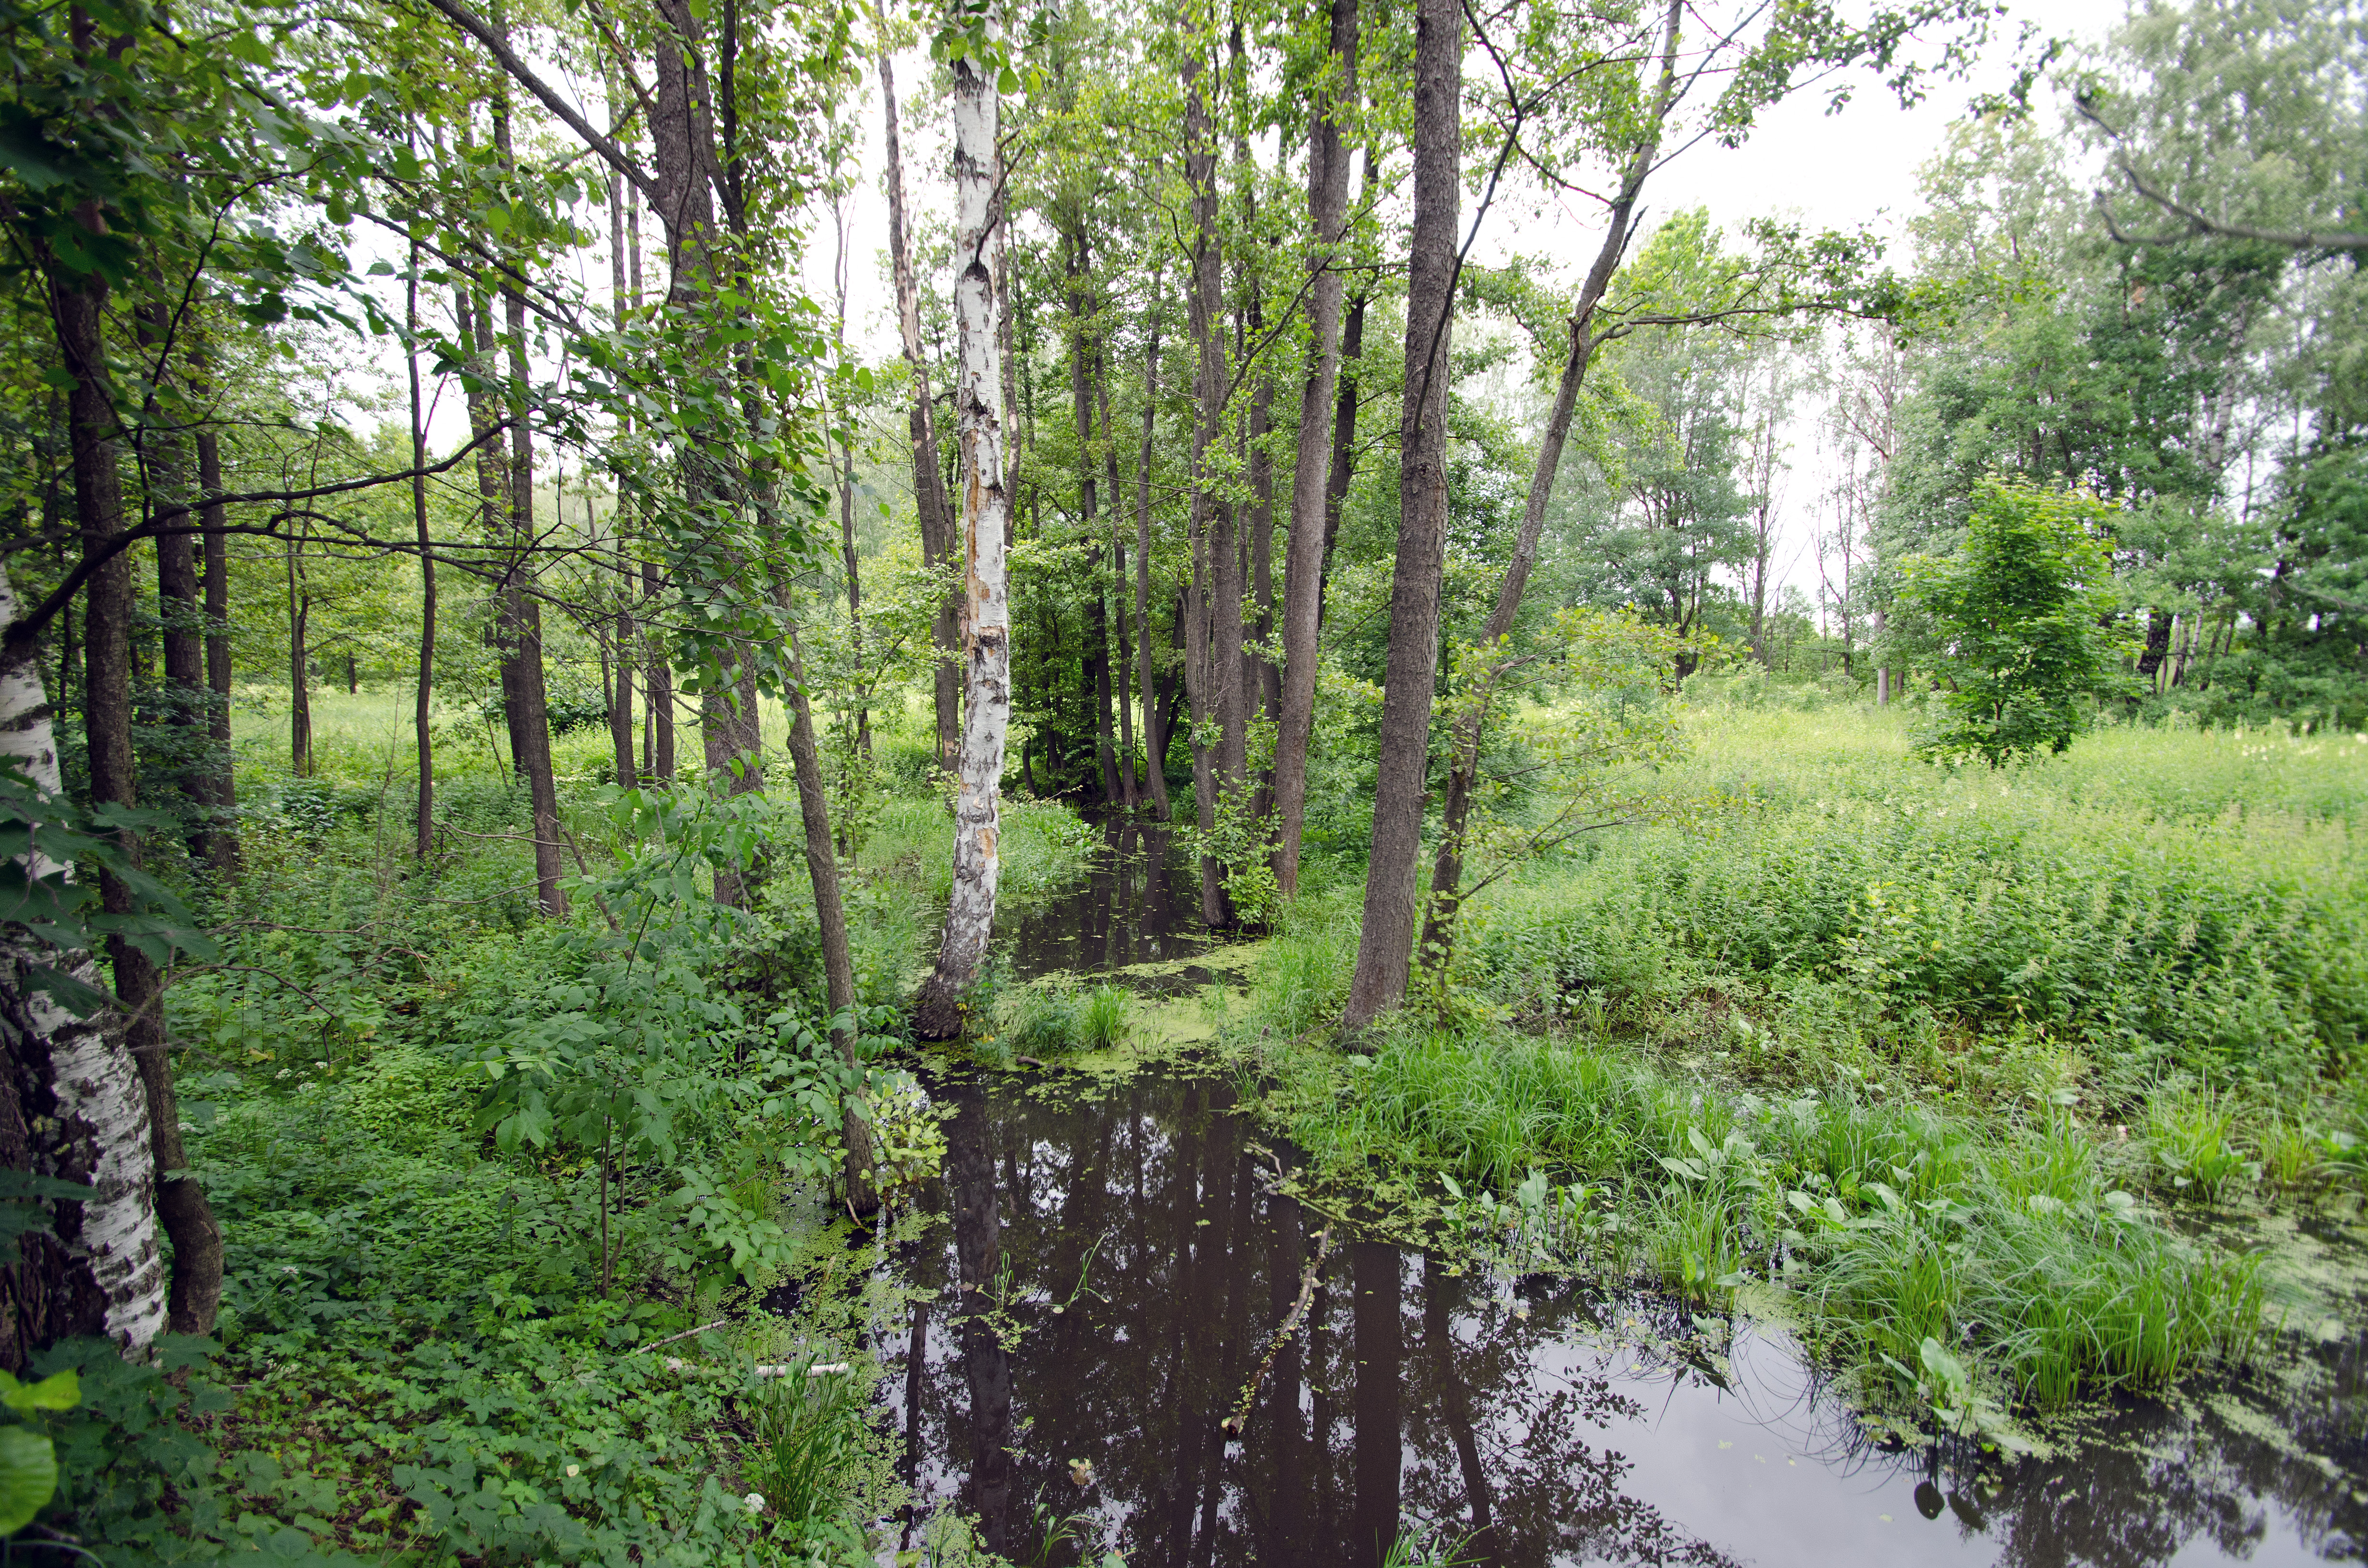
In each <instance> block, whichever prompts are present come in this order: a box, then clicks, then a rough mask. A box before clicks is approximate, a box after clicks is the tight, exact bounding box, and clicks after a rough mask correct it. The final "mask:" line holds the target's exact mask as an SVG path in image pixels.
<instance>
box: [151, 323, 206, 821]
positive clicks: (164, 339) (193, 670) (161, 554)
mask: <svg viewBox="0 0 2368 1568" xmlns="http://www.w3.org/2000/svg"><path fill="white" fill-rule="evenodd" d="M135 320H136V322H137V324H138V325H137V331H138V335H139V340H140V346H141V347H142V349H143V350H146V351H147V355H143V358H146V357H148V356H149V355H153V356H154V359H153V363H154V374H155V378H156V381H157V385H158V387H159V389H160V390H161V388H162V387H163V386H164V384H165V382H166V381H167V380H168V378H169V375H170V366H171V353H170V345H171V341H172V334H173V322H172V317H171V313H170V312H168V311H167V310H166V309H165V306H164V305H163V304H162V303H159V302H156V301H147V302H143V303H142V305H141V307H140V309H139V311H138V312H136V314H135ZM141 425H142V437H141V446H142V457H143V459H144V465H143V466H144V467H145V468H146V470H147V479H148V483H147V490H148V496H147V499H148V511H149V514H150V515H151V516H152V517H153V516H154V514H155V513H156V512H157V511H158V510H160V509H161V508H162V507H165V506H179V507H183V508H186V507H188V505H189V501H190V496H189V463H188V447H187V445H186V444H185V442H184V440H183V429H184V422H183V420H182V419H181V417H180V414H179V411H178V410H176V409H167V408H165V407H164V406H163V405H162V403H161V401H160V399H159V398H158V397H157V395H156V394H155V393H154V392H152V393H150V395H149V397H148V399H147V402H146V406H145V408H144V409H143V410H142V419H141ZM187 521H188V515H187V512H186V511H184V513H183V515H182V517H179V518H178V519H176V522H175V527H176V528H178V527H180V526H181V525H183V524H186V523H187ZM156 619H157V624H158V625H159V627H160V628H161V629H162V631H163V634H164V643H165V694H164V695H165V700H164V710H165V723H166V724H167V725H169V726H171V728H172V729H173V731H174V732H176V735H177V736H178V740H177V742H176V745H175V747H174V749H175V751H176V752H177V753H178V754H179V758H180V760H181V763H182V767H181V770H180V780H179V782H180V787H181V792H182V794H183V795H184V796H185V797H187V799H188V802H189V803H190V804H191V805H192V806H194V807H195V808H197V810H196V812H195V813H193V815H192V817H191V818H190V823H191V826H190V828H189V831H188V846H189V858H191V859H193V860H199V859H202V858H204V857H205V853H206V830H205V826H204V824H205V820H206V816H207V814H208V813H207V812H206V795H207V786H208V782H209V780H208V778H207V777H206V769H205V766H204V760H203V759H204V756H205V754H206V752H207V750H208V749H210V747H209V743H208V741H207V740H206V739H203V738H201V737H202V736H203V735H204V733H205V731H204V722H205V710H206V706H207V695H206V658H205V642H204V636H205V612H204V611H203V609H202V608H200V607H199V597H198V557H197V551H196V548H195V547H194V545H193V543H192V541H191V540H190V536H189V535H188V534H187V533H182V532H173V533H165V534H160V535H158V536H157V538H156Z"/></svg>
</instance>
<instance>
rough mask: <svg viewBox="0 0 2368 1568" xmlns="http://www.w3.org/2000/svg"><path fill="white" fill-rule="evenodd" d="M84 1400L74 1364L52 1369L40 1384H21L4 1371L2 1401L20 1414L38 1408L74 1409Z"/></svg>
mask: <svg viewBox="0 0 2368 1568" xmlns="http://www.w3.org/2000/svg"><path fill="white" fill-rule="evenodd" d="M80 1403H82V1383H81V1381H80V1380H79V1379H77V1377H76V1376H75V1374H74V1369H73V1368H72V1367H68V1368H67V1369H65V1370H64V1371H63V1372H51V1374H50V1375H49V1376H48V1377H46V1378H43V1379H42V1380H41V1381H40V1382H38V1383H20V1382H18V1381H17V1380H16V1379H15V1378H12V1377H10V1376H9V1375H8V1374H7V1373H6V1372H0V1404H5V1405H6V1406H7V1407H8V1408H9V1409H11V1410H13V1411H15V1412H16V1413H17V1415H28V1414H30V1413H31V1412H33V1411H36V1410H72V1409H73V1408H74V1406H75V1405H77V1404H80Z"/></svg>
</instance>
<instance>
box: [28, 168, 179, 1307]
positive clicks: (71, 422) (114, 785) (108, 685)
mask: <svg viewBox="0 0 2368 1568" xmlns="http://www.w3.org/2000/svg"><path fill="white" fill-rule="evenodd" d="M86 211H87V212H88V216H87V217H86V218H85V226H86V227H89V228H92V229H98V228H101V227H102V224H101V222H100V221H99V219H98V217H97V212H96V211H95V210H87V209H86ZM62 272H63V269H62V268H61V269H59V271H58V272H57V273H53V274H52V277H51V314H52V319H53V321H54V324H55V325H56V329H57V340H58V349H59V354H60V358H62V359H63V361H64V368H65V370H66V372H67V374H69V375H70V376H72V377H73V378H74V390H73V391H72V392H70V393H69V394H68V396H67V402H66V417H67V421H68V426H69V430H70V436H71V439H72V442H73V449H74V511H75V514H76V516H77V517H79V518H80V519H81V523H82V537H83V550H84V553H85V559H87V558H89V557H91V556H94V555H96V554H97V553H98V552H99V551H103V550H104V549H106V548H107V547H108V542H109V541H110V540H113V539H114V537H115V536H116V535H117V534H119V533H120V532H121V531H122V529H123V492H122V484H121V476H120V472H118V458H117V450H116V443H115V439H114V432H115V429H116V426H117V420H116V413H115V407H114V401H113V399H112V398H111V397H110V396H109V395H108V386H107V381H106V365H107V358H106V355H107V348H106V343H105V340H104V337H103V330H104V329H103V326H102V323H103V321H104V318H105V310H106V298H107V286H106V285H105V284H104V283H103V282H101V281H100V280H99V279H98V278H97V277H95V276H92V277H87V278H81V279H77V280H76V281H77V283H78V285H79V286H78V287H75V288H72V289H69V288H67V287H65V286H64V278H63V276H62V275H61V274H62ZM83 592H84V599H83V607H84V620H83V644H84V645H83V660H84V677H83V678H84V691H83V728H84V737H85V742H86V743H87V745H88V748H89V759H90V760H89V766H90V797H91V801H92V803H93V804H94V805H98V806H137V805H138V804H139V803H140V790H139V775H138V771H137V767H136V764H135V762H134V759H133V757H132V752H131V722H132V712H131V616H132V604H133V598H134V596H133V592H132V585H131V554H130V552H128V551H125V552H120V553H118V554H117V555H116V556H115V557H114V558H113V559H112V560H110V561H108V562H107V563H106V564H104V565H102V566H100V567H99V568H98V569H97V571H95V572H93V573H92V574H91V575H90V578H89V582H88V585H87V586H86V587H85V589H84V591H83ZM123 836H124V840H125V847H126V848H127V849H129V850H130V851H131V854H132V855H133V856H134V857H137V855H138V854H139V849H140V846H139V842H138V839H137V838H136V836H134V835H131V833H129V832H128V831H127V832H125V834H124V835H123ZM98 889H99V903H100V906H101V907H102V908H103V909H104V910H105V911H106V912H107V913H108V915H128V914H130V913H131V911H132V908H133V906H134V904H135V903H136V902H137V901H136V900H135V898H134V896H133V893H132V891H131V887H130V886H129V885H127V884H126V883H125V882H124V881H122V879H120V877H117V876H115V875H113V874H112V873H109V872H105V871H102V872H101V873H100V876H99V882H98ZM108 959H109V960H110V961H111V962H112V964H113V966H114V971H115V994H116V999H117V1004H118V1006H120V1008H121V1011H122V1017H123V1020H124V1028H123V1045H124V1048H125V1049H126V1050H127V1051H128V1052H129V1054H130V1056H131V1062H132V1065H134V1066H135V1067H136V1068H137V1069H138V1071H139V1074H140V1080H141V1084H142V1088H143V1090H144V1094H143V1096H142V1097H143V1098H144V1100H145V1101H146V1111H147V1122H148V1125H147V1127H146V1129H145V1131H146V1133H147V1138H148V1151H149V1165H148V1172H147V1173H146V1174H147V1176H148V1177H149V1179H150V1180H152V1181H154V1183H155V1186H154V1199H153V1201H154V1205H155V1215H156V1218H157V1220H158V1221H161V1222H162V1224H163V1226H164V1229H165V1234H166V1235H167V1236H169V1237H170V1238H171V1239H172V1243H173V1269H172V1296H171V1301H170V1305H169V1309H168V1311H169V1320H168V1321H169V1323H170V1324H171V1327H172V1328H173V1330H174V1331H175V1332H176V1333H183V1334H208V1333H211V1332H212V1330H213V1323H214V1312H215V1309H216V1307H217V1306H218V1305H219V1304H220V1302H221V1301H222V1230H221V1228H220V1227H219V1226H218V1225H216V1224H215V1223H214V1217H213V1209H212V1207H211V1205H210V1204H209V1203H207V1201H206V1195H205V1193H204V1191H203V1190H202V1189H200V1188H199V1186H198V1184H197V1182H196V1181H195V1180H194V1179H192V1178H191V1177H189V1176H176V1175H173V1174H171V1173H174V1172H178V1171H183V1170H186V1169H187V1168H188V1158H187V1157H186V1156H185V1155H184V1153H182V1149H181V1119H180V1112H179V1109H178V1108H177V1106H176V1103H175V1099H174V1096H173V1067H172V1062H170V1060H169V1059H168V1058H167V1057H166V1056H165V1020H164V1017H163V1014H162V1011H161V1009H162V1006H163V987H162V985H161V984H160V983H159V982H158V977H157V973H156V966H155V965H154V963H153V962H151V961H150V960H149V958H148V955H147V954H145V953H143V952H142V951H141V950H140V949H138V948H136V947H133V946H132V945H131V943H129V942H127V941H125V940H124V939H123V938H122V937H110V938H109V939H108ZM128 1087H129V1085H123V1084H121V1083H120V1080H119V1081H117V1082H115V1083H112V1084H108V1085H106V1086H105V1087H104V1088H103V1089H102V1088H99V1087H97V1085H94V1092H96V1093H104V1094H107V1095H109V1096H115V1095H121V1094H123V1093H125V1092H127V1091H128ZM85 1114H86V1116H88V1117H94V1118H106V1119H109V1120H113V1119H119V1118H128V1117H129V1116H130V1115H131V1112H130V1111H129V1110H128V1108H127V1109H123V1110H117V1109H115V1108H112V1107H105V1106H97V1105H94V1106H92V1107H90V1108H88V1110H87V1111H86V1113H85ZM126 1153H127V1156H128V1153H129V1152H128V1151H127V1152H126ZM127 1163H134V1162H127ZM132 1179H133V1180H135V1181H137V1180H138V1179H139V1177H138V1176H137V1175H134V1176H133V1177H132ZM147 1332H148V1333H149V1334H150V1335H152V1336H153V1334H154V1330H153V1329H149V1330H147Z"/></svg>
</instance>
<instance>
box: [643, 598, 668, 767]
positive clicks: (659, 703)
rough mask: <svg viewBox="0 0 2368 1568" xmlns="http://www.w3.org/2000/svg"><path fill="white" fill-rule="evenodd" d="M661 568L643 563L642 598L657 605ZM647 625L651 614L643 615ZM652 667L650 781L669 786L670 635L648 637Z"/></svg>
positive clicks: (655, 633)
mask: <svg viewBox="0 0 2368 1568" xmlns="http://www.w3.org/2000/svg"><path fill="white" fill-rule="evenodd" d="M658 588H659V580H658V569H657V565H656V563H655V562H649V561H644V562H642V600H643V603H644V604H650V605H654V604H655V603H657V598H658ZM647 622H648V617H647V616H644V617H643V624H644V625H646V624H647ZM646 642H647V645H648V650H649V652H648V658H649V667H648V671H647V676H646V678H645V679H644V680H643V687H644V689H646V690H647V691H648V693H649V697H648V702H649V712H650V722H649V734H648V735H647V736H646V737H645V738H646V739H647V741H648V743H649V749H648V752H647V754H646V757H645V760H646V762H647V766H648V772H649V775H650V781H651V782H652V783H653V784H655V785H657V786H658V787H659V788H661V789H669V788H671V787H672V786H673V784H674V780H675V756H674V666H673V665H671V664H670V663H668V662H667V658H666V635H665V633H664V632H662V631H656V630H655V629H653V630H651V631H649V632H648V633H647V636H646Z"/></svg>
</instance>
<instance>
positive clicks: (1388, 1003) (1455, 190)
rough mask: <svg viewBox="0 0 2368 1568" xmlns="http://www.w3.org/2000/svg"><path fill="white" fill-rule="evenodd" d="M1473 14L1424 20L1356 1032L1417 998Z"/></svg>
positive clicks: (1428, 3)
mask: <svg viewBox="0 0 2368 1568" xmlns="http://www.w3.org/2000/svg"><path fill="white" fill-rule="evenodd" d="M1462 85H1463V9H1462V7H1461V6H1459V5H1458V4H1457V3H1456V0H1418V4H1417V7H1416V11H1415V68H1414V232H1413V236H1412V239H1411V241H1410V248H1409V251H1408V254H1407V261H1406V268H1407V272H1406V403H1405V412H1404V414H1403V415H1402V416H1401V418H1400V423H1399V427H1398V450H1399V460H1398V461H1399V468H1398V537H1397V555H1396V562H1395V569H1394V574H1393V575H1392V577H1391V580H1390V648H1389V662H1388V665H1387V673H1386V674H1385V675H1384V676H1383V694H1382V722H1381V733H1380V736H1379V739H1378V742H1377V748H1378V756H1377V757H1376V762H1377V764H1378V768H1377V771H1376V774H1375V778H1374V784H1373V849H1372V859H1371V860H1370V861H1368V862H1367V867H1366V871H1365V915H1364V925H1363V927H1362V929H1361V931H1360V934H1359V936H1358V940H1357V968H1356V972H1355V974H1354V975H1353V976H1352V977H1351V979H1350V980H1349V999H1348V1005H1347V1006H1346V1008H1345V1009H1344V1011H1343V1013H1342V1019H1341V1021H1342V1023H1343V1025H1344V1026H1345V1027H1346V1028H1349V1029H1351V1030H1356V1029H1361V1028H1363V1027H1364V1026H1366V1025H1367V1024H1370V1023H1372V1021H1373V1020H1374V1019H1375V1018H1376V1017H1380V1016H1381V1015H1382V1014H1383V1013H1384V1012H1387V1011H1389V1010H1391V1009H1392V1008H1395V1007H1396V1006H1398V1005H1399V1004H1400V1003H1401V1002H1403V1001H1404V1000H1405V997H1406V977H1407V972H1408V966H1409V963H1410V961H1411V959H1412V956H1413V950H1414V934H1415V933H1414V924H1415V861H1416V858H1417V856H1418V855H1419V854H1420V853H1421V852H1422V818H1423V801H1424V797H1425V794H1426V787H1427V784H1428V782H1429V767H1430V709H1431V696H1432V692H1431V685H1432V682H1433V680H1434V679H1435V678H1436V677H1437V676H1438V673H1439V596H1440V576H1441V574H1442V573H1443V572H1444V570H1445V568H1446V563H1447V394H1448V381H1449V376H1450V371H1449V351H1450V348H1451V347H1452V320H1453V316H1454V311H1455V271H1456V248H1455V247H1456V213H1457V209H1458V205H1459V201H1458V199H1459V196H1460V188H1459V187H1460V174H1459V170H1458V168H1457V151H1458V147H1459V139H1460V136H1461V132H1462V126H1463V117H1462Z"/></svg>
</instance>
